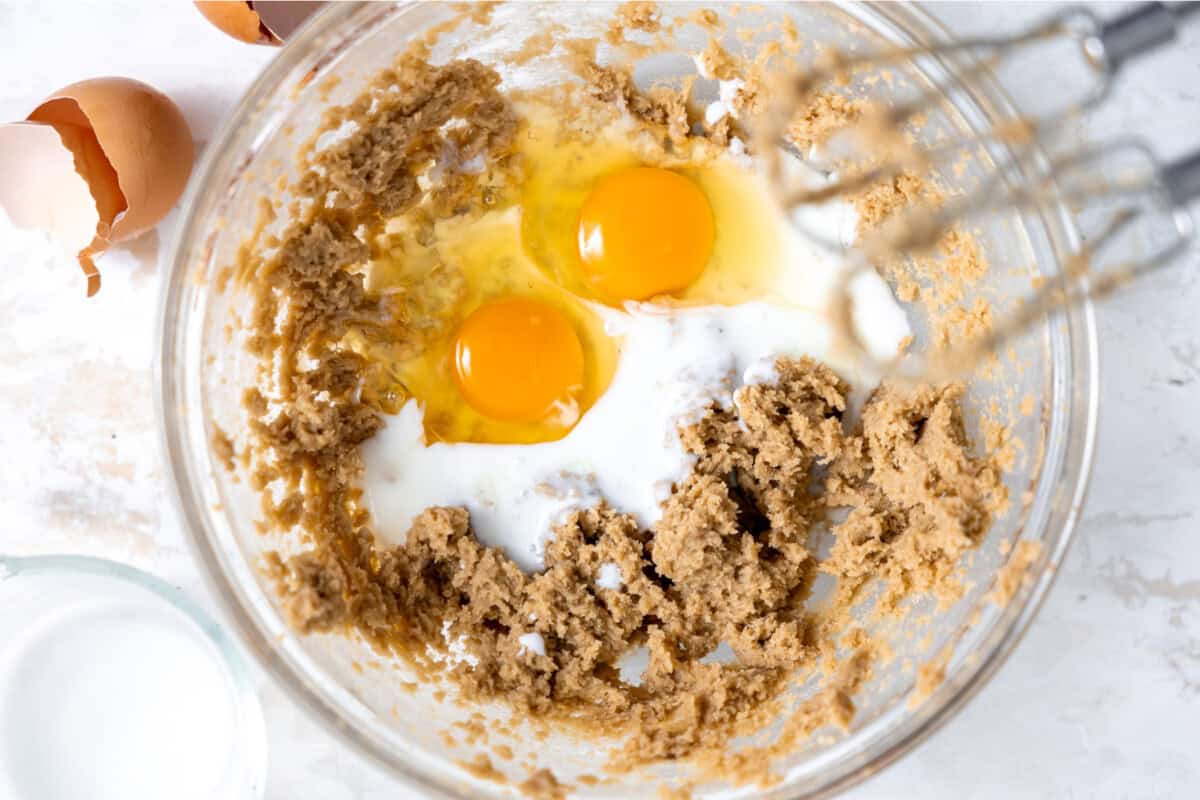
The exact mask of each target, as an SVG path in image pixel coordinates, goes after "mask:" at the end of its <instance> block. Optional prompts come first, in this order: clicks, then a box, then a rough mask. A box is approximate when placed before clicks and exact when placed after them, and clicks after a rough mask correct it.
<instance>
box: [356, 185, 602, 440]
mask: <svg viewBox="0 0 1200 800" xmlns="http://www.w3.org/2000/svg"><path fill="white" fill-rule="evenodd" d="M520 214H521V209H520V208H519V207H510V208H506V209H500V210H497V211H495V212H491V213H488V214H486V215H485V216H484V217H482V218H470V219H451V220H447V221H444V222H441V223H439V224H438V225H437V226H436V229H435V231H434V237H433V238H434V241H435V242H436V244H435V245H433V246H424V245H421V244H419V243H418V242H417V241H416V239H415V238H413V237H410V236H407V235H406V232H405V231H404V230H403V229H401V230H393V234H394V235H396V241H397V242H398V244H397V246H396V247H395V248H394V249H393V250H392V251H390V252H386V253H385V254H384V255H383V257H381V258H379V259H377V260H376V261H374V262H373V263H372V264H371V266H370V269H369V281H370V282H371V284H372V288H374V289H376V290H377V291H379V292H381V293H382V294H383V295H384V296H385V297H389V296H390V297H392V298H393V301H394V302H395V303H397V308H398V313H399V314H400V316H401V318H402V319H403V320H404V321H405V324H406V325H407V326H408V327H409V329H410V331H411V330H416V331H421V332H423V336H422V338H421V340H420V341H416V342H414V341H412V336H413V334H412V333H411V332H410V333H409V335H408V337H407V338H406V339H405V340H404V341H403V342H402V344H401V345H400V347H399V348H397V347H396V346H395V345H390V346H387V347H374V348H372V347H371V346H370V345H367V344H365V343H364V344H363V346H364V347H366V348H367V349H368V351H369V352H370V353H371V354H372V356H373V358H375V359H376V360H377V361H379V363H380V364H381V366H382V368H383V369H382V375H381V384H380V385H379V386H375V387H368V392H369V396H370V393H374V396H375V397H377V398H379V399H380V400H381V401H382V402H381V403H380V404H381V405H383V406H384V407H386V406H388V405H391V406H392V407H393V409H394V408H397V407H398V405H397V404H400V405H402V404H403V403H404V402H406V401H407V400H408V399H410V398H412V399H414V400H415V401H416V402H418V403H420V405H421V407H422V410H423V418H424V433H425V436H426V438H427V439H428V441H431V442H489V443H529V442H544V441H552V440H554V439H559V438H562V437H563V436H565V435H566V434H567V432H568V431H570V430H571V428H572V427H573V426H574V425H575V424H576V423H577V422H578V421H579V419H580V418H581V417H582V416H583V415H584V414H585V413H586V412H587V410H588V409H589V408H591V406H592V405H593V404H594V403H595V402H596V399H597V398H599V397H600V395H601V394H602V393H603V392H604V390H605V388H606V387H607V386H608V383H609V380H610V379H611V376H612V371H613V368H614V365H615V361H616V350H617V342H616V341H615V340H614V338H613V337H612V336H610V335H609V334H608V333H606V331H605V329H604V321H603V319H602V318H601V317H600V316H599V315H598V314H597V313H596V310H595V309H594V308H593V307H591V306H590V305H589V303H588V302H587V301H586V300H584V299H582V298H579V297H577V296H575V295H573V294H572V293H571V292H569V291H567V290H566V289H565V288H564V287H562V286H560V285H558V284H556V283H555V282H554V281H552V280H551V279H550V278H549V276H547V275H546V274H545V273H544V272H543V271H541V270H540V269H538V267H537V266H536V265H535V264H534V263H533V262H532V261H531V260H530V259H529V257H528V255H527V254H526V253H525V252H524V250H523V249H522V247H521V241H520ZM388 398H391V399H390V401H389V400H388Z"/></svg>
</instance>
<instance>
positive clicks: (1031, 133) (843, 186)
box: [753, 2, 1200, 379]
mask: <svg viewBox="0 0 1200 800" xmlns="http://www.w3.org/2000/svg"><path fill="white" fill-rule="evenodd" d="M1193 16H1195V17H1198V18H1200V2H1189V3H1145V4H1142V5H1139V6H1137V7H1136V8H1134V9H1133V10H1132V11H1130V12H1128V13H1126V14H1124V15H1122V16H1119V17H1117V18H1115V19H1112V20H1108V21H1102V20H1101V19H1099V18H1098V17H1097V16H1096V15H1095V14H1093V13H1092V12H1090V11H1088V10H1085V9H1068V10H1065V11H1062V12H1059V13H1056V14H1054V15H1053V16H1051V17H1049V18H1047V19H1046V20H1044V21H1042V22H1040V23H1038V24H1037V25H1034V26H1033V27H1031V28H1029V29H1027V30H1025V31H1022V32H1020V33H1017V34H1015V35H1002V36H981V37H971V38H965V39H962V40H958V41H955V42H951V43H949V44H946V45H943V46H939V47H935V48H932V49H930V48H913V49H904V48H899V49H894V50H890V51H885V52H879V53H871V54H852V55H850V56H846V55H835V56H833V57H831V58H830V59H828V63H825V64H822V65H819V66H816V67H814V68H811V69H807V70H805V71H804V72H803V73H801V74H797V75H789V76H787V77H786V79H784V80H783V81H782V82H781V83H780V84H779V85H778V86H777V87H776V88H775V91H774V93H773V99H772V102H771V103H769V104H768V107H767V109H766V110H765V112H764V113H763V114H761V115H760V117H759V118H758V119H757V120H756V122H755V127H754V131H753V132H754V136H755V140H756V143H757V144H758V151H759V152H760V153H775V154H776V155H774V156H771V157H768V158H766V159H765V162H766V165H767V170H768V172H769V173H770V176H771V177H772V178H773V183H774V185H775V186H776V189H777V191H778V193H779V198H780V201H781V202H782V203H783V204H784V205H785V206H786V207H789V208H791V207H795V206H797V205H800V204H804V203H812V202H821V201H824V200H828V199H831V198H834V197H847V196H851V195H854V194H855V193H857V192H861V191H863V190H865V189H866V188H868V187H870V186H872V185H874V184H877V183H878V182H880V181H883V180H887V179H889V178H892V177H895V176H897V175H899V174H901V173H903V172H905V171H909V170H914V171H920V170H929V169H935V168H939V167H944V166H946V165H947V164H948V163H949V161H950V159H952V158H958V157H960V154H961V153H963V152H964V151H966V150H972V151H975V152H983V153H986V156H987V158H988V159H989V161H990V162H991V163H992V164H994V168H993V169H992V170H991V171H990V172H989V174H988V175H987V176H986V178H985V179H983V180H982V181H981V182H980V184H979V185H978V187H976V188H975V189H974V190H973V191H970V192H969V193H967V194H964V195H958V196H953V197H951V198H949V199H947V200H946V201H945V202H943V203H942V204H941V205H940V206H938V207H936V208H919V209H912V210H909V211H907V212H904V216H903V217H902V219H900V220H897V221H894V222H893V223H892V224H889V225H887V226H883V227H881V229H880V230H879V231H878V232H873V233H872V234H871V235H870V236H868V237H866V238H865V239H863V240H862V241H860V243H859V246H858V247H856V248H854V249H852V250H850V251H848V252H845V253H844V255H845V257H846V258H848V260H849V261H850V264H851V268H850V269H849V270H848V271H847V272H846V273H845V274H844V275H843V276H842V277H841V281H840V283H841V291H840V293H839V299H838V301H837V302H836V303H835V308H834V309H833V312H834V318H835V320H834V321H835V323H837V328H838V330H839V334H840V338H841V340H842V344H843V345H844V346H845V348H847V349H848V350H849V351H850V354H851V355H852V356H853V357H855V358H856V359H857V360H859V361H860V363H862V364H863V365H864V366H867V367H870V368H872V369H874V370H875V371H876V372H878V373H879V374H880V375H898V376H907V377H912V378H919V379H931V378H942V377H947V376H949V375H952V374H955V373H959V372H962V371H964V370H966V369H969V368H970V367H971V366H973V365H974V364H976V363H977V362H978V361H979V359H980V358H981V357H983V356H984V355H985V354H987V353H989V352H993V351H995V350H996V349H997V348H998V347H999V346H1000V345H1001V344H1003V343H1004V342H1007V341H1008V340H1010V339H1012V338H1013V337H1016V336H1018V335H1020V334H1021V333H1022V332H1023V331H1025V330H1026V329H1028V328H1029V327H1030V326H1031V325H1032V324H1034V323H1036V322H1037V321H1038V320H1040V319H1042V318H1044V317H1045V315H1046V314H1048V313H1051V312H1053V311H1054V310H1056V309H1060V308H1062V307H1064V306H1065V305H1067V304H1070V303H1075V302H1078V301H1079V300H1080V299H1081V298H1083V297H1093V298H1094V297H1100V296H1103V295H1105V294H1108V293H1109V292H1112V291H1113V290H1115V289H1117V288H1119V287H1122V286H1124V285H1126V284H1127V283H1128V282H1130V281H1131V280H1134V279H1136V278H1137V277H1139V276H1142V275H1144V274H1146V273H1149V272H1152V271H1154V270H1157V269H1159V268H1160V267H1162V266H1164V265H1166V264H1169V263H1172V262H1173V261H1174V260H1176V259H1177V258H1178V257H1179V256H1180V255H1181V254H1182V253H1184V252H1185V251H1186V250H1187V249H1188V245H1189V242H1191V241H1192V240H1193V238H1194V237H1195V230H1194V224H1193V221H1192V218H1191V215H1190V213H1189V211H1188V206H1189V204H1191V203H1192V202H1194V201H1196V200H1197V199H1200V149H1197V150H1196V151H1195V152H1193V153H1192V154H1190V155H1188V156H1185V157H1183V158H1179V159H1177V160H1174V161H1172V162H1170V163H1167V164H1163V163H1160V162H1159V160H1158V159H1157V158H1156V157H1155V155H1154V153H1153V152H1152V151H1151V149H1150V148H1149V147H1148V146H1146V145H1145V144H1142V143H1140V142H1138V141H1136V140H1119V141H1113V142H1109V143H1105V144H1100V145H1095V146H1090V147H1086V148H1083V149H1080V150H1077V151H1075V152H1071V153H1068V154H1066V155H1064V156H1058V157H1054V158H1046V157H1042V158H1033V157H1032V156H1033V154H1034V153H1035V151H1036V152H1043V151H1044V145H1046V144H1047V142H1048V141H1050V140H1051V139H1052V138H1053V137H1054V136H1055V134H1056V133H1057V132H1059V131H1060V130H1061V128H1062V126H1064V125H1065V124H1066V123H1067V122H1068V120H1070V119H1071V118H1072V117H1077V116H1078V115H1079V114H1081V113H1083V112H1085V111H1087V110H1089V109H1091V108H1094V107H1095V106H1097V105H1098V104H1100V103H1102V102H1103V101H1104V100H1105V99H1106V98H1107V97H1108V96H1109V94H1110V92H1111V90H1112V87H1113V83H1114V80H1115V79H1116V77H1117V75H1118V73H1120V72H1121V70H1122V69H1123V68H1124V67H1125V66H1127V65H1128V64H1129V63H1130V62H1132V61H1134V60H1136V59H1138V58H1139V57H1141V56H1143V55H1145V54H1148V53H1150V52H1152V51H1154V50H1157V49H1159V48H1161V47H1162V46H1164V45H1167V44H1169V43H1171V42H1173V41H1175V39H1176V38H1177V34H1178V30H1179V26H1180V25H1181V23H1182V22H1183V21H1184V20H1185V19H1187V18H1189V17H1193ZM1051 46H1057V47H1059V48H1060V49H1065V50H1066V51H1067V52H1069V53H1073V54H1074V55H1075V56H1077V57H1078V59H1079V61H1080V63H1081V64H1082V65H1083V75H1082V78H1083V81H1082V82H1080V85H1079V86H1077V87H1074V89H1075V90H1076V91H1075V93H1074V95H1073V96H1071V93H1070V92H1067V91H1063V89H1064V88H1065V87H1064V86H1061V85H1058V84H1057V83H1056V84H1055V85H1053V86H1052V87H1050V90H1049V91H1048V92H1047V93H1046V94H1047V95H1048V96H1049V97H1051V98H1052V102H1050V103H1049V105H1048V106H1047V107H1046V108H1042V109H1038V110H1036V111H1033V112H1030V113H1028V114H1027V115H1023V116H1020V117H1018V118H1016V119H1010V120H1008V121H1005V122H1003V123H1001V124H997V125H994V126H992V127H991V128H988V129H986V130H983V131H980V132H975V133H972V134H970V135H968V136H956V137H949V138H946V139H943V140H941V141H937V142H936V143H935V144H933V145H931V146H927V147H919V146H917V145H914V144H913V143H912V142H911V140H910V137H905V136H904V135H903V131H904V128H905V126H906V125H908V124H910V123H911V122H912V121H913V120H914V119H918V118H919V117H920V115H923V114H925V113H926V112H927V111H929V110H930V109H931V108H933V107H935V106H936V105H937V104H938V103H941V102H944V101H945V99H946V97H947V96H948V95H949V94H951V93H953V92H955V91H960V90H961V87H962V86H963V85H964V83H965V82H966V81H969V80H970V79H972V78H974V77H977V76H978V75H980V74H982V73H985V72H995V71H996V70H998V69H1000V68H1002V67H1003V66H1004V65H1005V64H1008V63H1011V62H1013V61H1014V60H1019V59H1021V58H1023V57H1024V58H1030V57H1031V56H1030V53H1032V52H1034V51H1036V50H1037V49H1038V48H1046V47H1051ZM930 57H933V58H940V59H946V60H951V61H954V62H956V63H961V62H964V61H965V64H964V65H963V66H961V67H958V68H957V72H956V74H957V76H958V78H957V79H955V80H953V81H952V82H951V83H949V84H943V85H937V86H933V87H931V88H929V89H927V90H924V91H921V92H919V93H918V95H917V96H916V97H915V98H913V99H911V100H906V101H903V102H900V103H897V104H896V105H894V106H892V107H890V108H888V109H886V110H884V111H882V112H879V113H877V114H873V115H866V116H864V119H863V121H861V122H860V123H859V124H857V125H855V126H851V127H850V128H848V129H847V131H844V132H842V133H839V134H838V138H843V139H844V134H847V133H849V134H852V135H857V136H859V137H860V139H861V141H860V143H859V144H860V147H861V148H862V149H863V152H867V153H869V154H870V156H871V158H872V159H873V163H871V164H870V165H869V166H867V167H865V168H862V167H860V168H857V169H846V170H839V169H838V167H839V166H840V165H842V164H845V163H846V160H845V158H844V157H842V156H839V155H838V154H839V153H841V154H844V152H845V149H846V142H845V141H841V142H833V143H831V144H830V145H829V146H828V147H825V148H822V149H823V150H824V151H825V152H824V153H821V152H809V153H802V154H797V155H799V156H800V157H801V158H804V159H805V160H807V161H808V162H809V163H810V164H812V165H813V166H816V167H818V168H819V169H821V170H823V171H826V172H828V173H829V174H830V175H831V180H830V181H829V182H828V183H827V184H826V185H823V186H818V187H816V188H812V187H796V186H793V185H790V184H789V183H788V182H787V180H786V179H785V178H784V175H785V171H784V170H783V168H782V164H781V159H780V157H779V156H778V155H777V154H778V152H779V149H778V143H779V142H781V141H786V130H787V125H788V121H789V120H790V118H791V115H792V113H793V111H794V109H796V108H798V107H803V106H804V104H806V103H807V102H810V101H811V99H812V98H813V97H814V95H815V94H816V93H817V92H818V91H820V90H821V89H822V88H824V87H826V86H831V85H835V84H838V83H844V82H845V81H846V80H847V76H848V75H850V74H851V73H853V72H855V71H860V70H863V69H878V68H885V67H887V66H888V65H895V64H901V63H906V62H910V61H914V60H918V59H921V58H930ZM1054 77H1057V76H1054V75H1051V79H1053V78H1054ZM864 143H865V144H864ZM772 144H773V145H774V146H772ZM785 149H786V147H785ZM881 153H882V154H883V155H882V156H881V155H880V154H881ZM830 154H833V155H830ZM1047 200H1057V201H1059V202H1063V203H1066V204H1067V205H1068V206H1069V207H1073V208H1083V207H1086V208H1087V209H1089V211H1090V212H1093V213H1094V215H1096V216H1099V217H1100V220H1099V221H1098V222H1097V223H1096V225H1095V229H1094V231H1093V232H1092V233H1091V235H1089V236H1088V237H1087V238H1086V244H1085V245H1084V246H1083V247H1081V248H1080V250H1079V251H1078V252H1076V253H1074V254H1072V255H1070V256H1069V257H1068V258H1067V259H1066V263H1065V264H1064V265H1063V269H1062V270H1061V271H1060V272H1059V273H1057V274H1055V275H1053V276H1050V277H1048V278H1047V279H1046V280H1045V281H1044V282H1042V283H1041V284H1040V285H1039V286H1038V287H1037V288H1036V289H1035V290H1034V291H1033V294H1032V296H1031V297H1029V298H1027V299H1026V300H1025V301H1024V302H1022V303H1019V304H1014V306H1015V307H1014V308H1013V309H1011V310H1010V311H1009V312H1008V313H1004V314H998V315H997V316H996V319H995V322H994V325H993V326H992V328H991V330H990V331H989V332H988V333H987V334H985V335H983V336H982V337H980V338H977V339H974V340H972V341H969V342H956V343H953V344H952V346H951V348H950V349H949V350H948V351H944V352H938V353H930V354H927V355H925V356H924V357H918V356H916V355H913V354H906V355H905V354H902V355H897V356H896V357H895V358H892V359H888V360H883V361H881V360H879V359H878V358H877V357H876V356H874V355H872V353H871V351H870V349H869V348H868V347H867V346H866V344H865V342H864V341H863V340H862V339H861V338H860V336H859V335H858V333H857V330H856V327H855V325H854V324H853V319H852V317H853V307H852V302H851V299H850V293H849V286H850V283H851V281H852V280H853V279H854V277H855V276H856V275H858V274H859V273H861V272H863V271H865V270H873V269H875V268H876V262H877V261H879V260H880V259H881V258H885V257H895V256H905V255H912V254H916V253H919V252H921V251H925V250H928V249H929V248H931V247H932V246H933V245H934V244H935V243H937V242H938V241H939V239H940V238H941V237H942V236H943V235H944V234H945V233H946V232H948V231H950V230H951V229H953V228H954V227H956V226H962V225H964V224H966V223H969V222H970V221H972V220H976V221H977V220H979V219H980V218H983V217H986V216H988V215H990V214H997V213H1005V212H1010V211H1013V210H1024V209H1029V208H1032V207H1034V206H1037V205H1039V204H1042V203H1044V202H1046V201H1047ZM806 233H808V234H809V235H810V236H811V237H812V238H813V239H814V240H816V241H818V242H821V243H822V244H824V245H825V246H826V247H829V248H831V249H836V250H838V251H842V250H843V249H844V248H843V245H842V244H841V243H840V242H835V241H831V240H828V239H827V238H826V237H823V236H822V234H821V232H819V231H806ZM1133 236H1136V237H1138V238H1139V240H1140V241H1142V242H1151V243H1152V244H1151V246H1150V247H1149V248H1148V249H1147V250H1146V252H1144V253H1143V254H1141V255H1139V256H1138V257H1136V258H1131V259H1124V260H1121V259H1118V260H1116V261H1115V262H1114V261H1113V256H1112V254H1113V253H1115V252H1119V251H1120V247H1118V243H1119V242H1121V241H1123V240H1127V239H1128V238H1130V237H1133Z"/></svg>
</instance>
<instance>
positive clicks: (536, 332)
mask: <svg viewBox="0 0 1200 800" xmlns="http://www.w3.org/2000/svg"><path fill="white" fill-rule="evenodd" d="M453 358H454V379H455V382H456V383H457V384H458V388H459V391H460V392H462V395H463V397H464V398H465V399H466V401H467V403H469V404H470V405H471V407H472V408H474V409H475V410H476V411H478V412H479V413H481V414H483V415H484V416H487V417H491V418H492V419H496V420H501V421H504V422H538V421H541V420H545V419H547V418H550V417H552V416H556V417H559V418H560V419H561V421H562V422H563V423H564V424H568V425H569V424H574V422H575V420H576V419H577V418H578V416H579V404H578V400H577V396H578V394H579V393H580V392H581V391H582V389H583V381H584V359H583V345H582V344H581V343H580V341H579V336H578V334H576V332H575V329H574V327H573V326H572V325H571V321H570V320H569V319H568V318H567V317H566V315H565V314H563V313H562V312H561V311H559V310H557V309H555V308H553V307H552V306H549V305H547V304H545V303H542V302H539V301H537V300H532V299H529V298H524V297H509V298H505V299H503V300H496V301H493V302H490V303H488V304H486V305H483V306H480V307H479V308H478V309H476V310H475V311H474V312H472V313H471V314H470V316H468V317H467V318H466V319H465V320H464V321H463V323H462V325H461V326H460V327H459V329H458V333H457V334H456V336H455V339H454V352H453Z"/></svg>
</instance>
